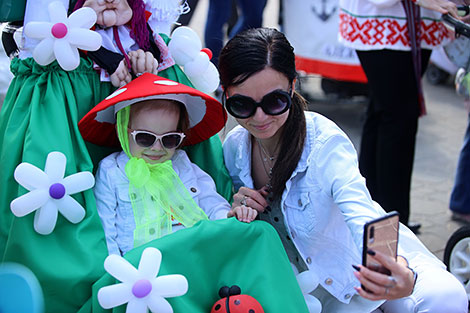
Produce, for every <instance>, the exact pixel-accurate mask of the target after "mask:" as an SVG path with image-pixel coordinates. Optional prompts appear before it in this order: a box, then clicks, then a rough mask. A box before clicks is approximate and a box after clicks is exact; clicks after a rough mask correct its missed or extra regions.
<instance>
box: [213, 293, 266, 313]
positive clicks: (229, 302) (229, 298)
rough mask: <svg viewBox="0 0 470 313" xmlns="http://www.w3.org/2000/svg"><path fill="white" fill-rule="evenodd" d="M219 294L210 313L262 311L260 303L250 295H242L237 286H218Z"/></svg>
mask: <svg viewBox="0 0 470 313" xmlns="http://www.w3.org/2000/svg"><path fill="white" fill-rule="evenodd" d="M219 296H220V298H221V299H220V300H218V301H217V302H216V303H215V304H214V305H213V306H212V310H211V313H264V310H263V307H262V306H261V304H260V303H259V302H258V301H257V300H256V299H255V298H253V297H252V296H249V295H242V294H241V289H240V287H238V286H232V287H230V288H229V287H227V286H224V287H222V288H220V290H219Z"/></svg>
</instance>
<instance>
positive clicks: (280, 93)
mask: <svg viewBox="0 0 470 313" xmlns="http://www.w3.org/2000/svg"><path fill="white" fill-rule="evenodd" d="M291 93H292V88H291V89H289V92H287V91H284V90H280V89H277V90H274V91H272V92H270V93H268V94H266V95H265V96H264V97H263V99H261V101H260V102H256V101H255V100H253V98H250V97H247V96H242V95H234V96H231V97H229V98H227V99H225V96H223V97H222V99H223V100H224V105H225V108H226V109H227V111H228V112H229V113H230V115H232V116H233V117H236V118H242V119H244V118H249V117H251V116H253V115H255V113H256V109H257V108H258V107H261V109H262V110H263V112H264V113H266V114H268V115H279V114H282V113H284V112H286V111H287V110H289V108H290V106H291V104H292V98H291Z"/></svg>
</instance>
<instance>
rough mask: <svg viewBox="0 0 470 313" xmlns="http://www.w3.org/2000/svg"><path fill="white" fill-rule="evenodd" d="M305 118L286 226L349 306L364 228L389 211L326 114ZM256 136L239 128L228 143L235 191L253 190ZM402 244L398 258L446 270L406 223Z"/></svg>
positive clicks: (286, 202)
mask: <svg viewBox="0 0 470 313" xmlns="http://www.w3.org/2000/svg"><path fill="white" fill-rule="evenodd" d="M305 116H306V121H307V135H306V138H305V144H304V149H303V153H302V156H301V159H300V161H299V163H298V165H297V168H296V169H295V170H294V172H293V173H292V176H291V177H290V179H289V180H288V181H287V182H286V188H285V190H284V192H283V194H282V200H281V209H282V211H283V214H284V223H285V225H286V226H287V230H288V233H289V234H290V237H291V239H292V240H293V242H294V244H295V246H296V247H297V250H298V251H299V253H300V255H301V256H302V258H303V259H304V261H305V264H307V266H308V268H309V270H311V271H314V272H315V273H316V274H317V275H318V276H319V278H320V284H321V286H322V287H323V288H324V289H325V290H327V291H328V292H329V293H330V294H331V295H333V296H334V297H335V298H336V299H337V300H338V301H340V302H343V303H349V301H350V300H351V298H352V296H353V295H354V294H355V293H356V291H355V290H354V288H353V287H354V286H359V282H358V280H357V279H356V278H355V276H354V275H353V269H352V267H351V265H352V264H361V263H362V261H361V259H362V256H361V254H362V242H363V237H362V234H363V227H364V224H365V223H366V222H367V221H369V220H371V219H372V218H376V217H379V216H382V215H384V214H385V212H384V210H383V209H382V208H381V207H380V206H379V205H378V204H377V203H376V202H374V201H373V200H372V199H371V196H370V194H369V191H368V190H367V188H366V185H365V179H364V178H363V177H362V176H361V174H360V173H359V169H358V162H357V153H356V150H355V149H354V147H353V145H352V143H351V141H350V140H349V139H348V137H347V136H346V135H345V134H344V133H343V131H342V130H341V129H340V128H339V127H338V126H337V125H336V124H334V123H333V122H332V121H330V120H328V119H327V118H325V117H323V116H322V115H320V114H317V113H313V112H306V113H305ZM250 138H251V135H250V134H249V133H248V131H247V130H245V129H244V128H242V127H241V126H237V127H236V128H234V129H233V130H232V131H230V132H229V134H228V135H227V137H226V139H225V142H224V145H223V150H224V159H225V165H226V166H227V169H228V171H229V173H230V176H231V177H232V179H233V183H234V187H235V191H238V189H239V188H240V187H242V186H246V187H249V188H253V180H252V177H251V151H252V150H251V140H250ZM399 242H400V244H399V249H398V254H400V255H402V256H404V257H406V258H407V259H408V260H409V262H410V266H413V265H415V264H414V263H415V262H413V261H417V259H420V260H421V261H422V260H423V258H422V257H423V256H424V260H425V261H426V262H427V263H433V264H435V265H436V264H437V265H438V266H442V263H441V262H440V261H439V260H438V259H437V258H435V257H434V256H433V255H432V254H431V253H430V252H429V251H428V250H427V249H426V248H425V247H424V245H422V244H421V242H420V241H419V240H418V239H417V238H416V236H414V234H413V233H412V232H411V231H410V230H409V229H407V228H406V227H404V226H403V225H400V239H399ZM405 246H406V247H405ZM405 251H408V252H405ZM409 251H411V253H409ZM421 261H419V262H421ZM374 306H375V307H376V306H377V304H375V305H374V304H372V303H371V308H373V307H374ZM364 312H366V311H364Z"/></svg>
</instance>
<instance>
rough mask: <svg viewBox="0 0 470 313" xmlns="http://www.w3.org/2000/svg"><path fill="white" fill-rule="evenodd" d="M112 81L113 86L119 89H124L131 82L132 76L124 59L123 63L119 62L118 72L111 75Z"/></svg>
mask: <svg viewBox="0 0 470 313" xmlns="http://www.w3.org/2000/svg"><path fill="white" fill-rule="evenodd" d="M110 79H111V84H113V86H114V87H117V88H119V87H122V86H124V85H125V84H127V83H130V82H131V80H132V76H131V73H129V70H128V69H127V64H126V59H122V61H121V62H119V65H118V67H117V69H116V71H114V73H113V74H111V76H110Z"/></svg>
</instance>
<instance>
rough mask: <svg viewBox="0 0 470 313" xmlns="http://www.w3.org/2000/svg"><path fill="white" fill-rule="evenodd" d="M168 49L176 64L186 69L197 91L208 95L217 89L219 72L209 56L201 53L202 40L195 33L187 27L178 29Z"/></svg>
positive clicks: (172, 36)
mask: <svg viewBox="0 0 470 313" xmlns="http://www.w3.org/2000/svg"><path fill="white" fill-rule="evenodd" d="M168 49H169V50H170V53H171V56H172V57H173V59H174V60H175V62H176V64H178V65H181V66H183V67H184V72H185V74H186V75H188V77H189V79H190V80H191V83H193V85H194V87H195V88H196V89H198V90H200V91H202V92H206V93H210V92H213V91H215V90H216V89H217V87H218V86H219V82H220V78H219V72H218V71H217V68H216V67H215V66H214V64H213V63H212V62H210V60H209V57H208V55H207V54H206V53H205V52H202V51H201V40H200V39H199V36H198V35H197V33H196V32H195V31H193V30H192V29H191V28H189V27H186V26H182V27H178V28H177V29H175V31H174V32H173V34H172V35H171V41H170V43H169V44H168Z"/></svg>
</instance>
